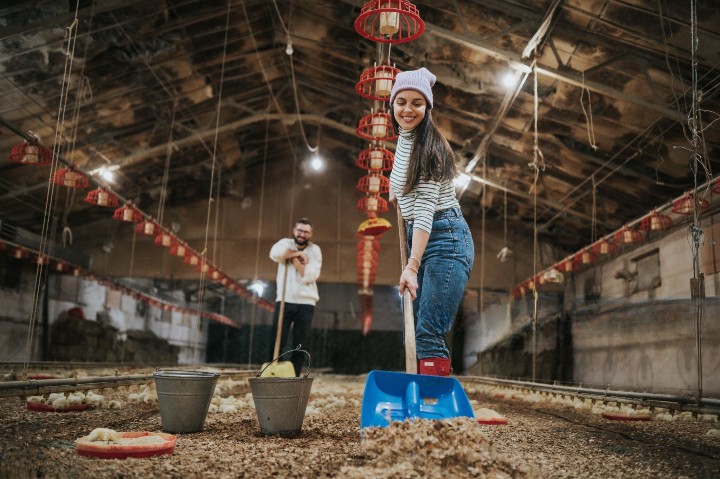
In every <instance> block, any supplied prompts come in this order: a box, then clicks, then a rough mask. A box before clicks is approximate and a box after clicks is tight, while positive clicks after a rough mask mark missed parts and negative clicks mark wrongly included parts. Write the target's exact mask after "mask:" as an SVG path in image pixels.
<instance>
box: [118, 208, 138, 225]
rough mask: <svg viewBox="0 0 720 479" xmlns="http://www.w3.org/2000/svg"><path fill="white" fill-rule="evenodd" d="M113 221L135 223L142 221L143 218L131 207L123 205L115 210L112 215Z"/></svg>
mask: <svg viewBox="0 0 720 479" xmlns="http://www.w3.org/2000/svg"><path fill="white" fill-rule="evenodd" d="M113 219H116V220H118V221H127V222H128V223H137V222H139V221H142V219H143V216H142V213H140V212H139V211H138V210H136V209H135V208H134V207H133V206H130V205H125V206H121V207H120V208H118V209H116V210H115V213H113Z"/></svg>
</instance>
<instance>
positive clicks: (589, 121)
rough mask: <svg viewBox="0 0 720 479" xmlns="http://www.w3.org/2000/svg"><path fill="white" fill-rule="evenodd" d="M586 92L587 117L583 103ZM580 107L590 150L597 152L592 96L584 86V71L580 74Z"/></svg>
mask: <svg viewBox="0 0 720 479" xmlns="http://www.w3.org/2000/svg"><path fill="white" fill-rule="evenodd" d="M586 90H587V95H588V110H590V114H589V115H588V112H587V110H585V102H584V101H583V98H584V96H585V91H586ZM580 106H581V107H582V111H583V114H584V115H585V124H586V125H587V134H588V141H589V142H590V148H592V149H593V150H594V151H597V150H598V146H597V144H596V143H595V126H594V125H593V117H592V95H591V94H590V90H589V89H588V88H587V87H586V86H585V71H583V72H582V86H581V87H580Z"/></svg>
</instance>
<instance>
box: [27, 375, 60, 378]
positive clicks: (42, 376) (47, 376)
mask: <svg viewBox="0 0 720 479" xmlns="http://www.w3.org/2000/svg"><path fill="white" fill-rule="evenodd" d="M28 379H55V376H51V375H50V374H33V375H30V376H28Z"/></svg>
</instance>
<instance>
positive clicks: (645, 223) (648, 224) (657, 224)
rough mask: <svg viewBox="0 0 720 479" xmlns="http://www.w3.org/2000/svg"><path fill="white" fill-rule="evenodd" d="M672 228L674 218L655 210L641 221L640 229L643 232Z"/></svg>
mask: <svg viewBox="0 0 720 479" xmlns="http://www.w3.org/2000/svg"><path fill="white" fill-rule="evenodd" d="M672 226H673V220H672V218H670V217H669V216H667V215H664V214H662V213H658V212H657V211H655V210H653V212H652V213H650V214H649V215H648V216H646V217H645V218H643V219H642V221H640V229H641V230H643V231H663V230H666V229H668V228H672Z"/></svg>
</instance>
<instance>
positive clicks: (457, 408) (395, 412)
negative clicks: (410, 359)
mask: <svg viewBox="0 0 720 479" xmlns="http://www.w3.org/2000/svg"><path fill="white" fill-rule="evenodd" d="M452 417H475V413H474V412H473V410H472V406H471V405H470V401H469V400H468V397H467V394H465V390H463V387H462V384H460V381H458V380H457V379H455V378H448V377H440V376H424V375H419V374H407V373H397V372H389V371H370V374H368V378H367V381H366V382H365V394H364V395H363V402H362V412H361V416H360V427H361V428H366V427H385V426H388V425H389V424H390V423H391V422H392V421H405V420H406V419H415V418H419V419H447V418H452Z"/></svg>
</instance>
